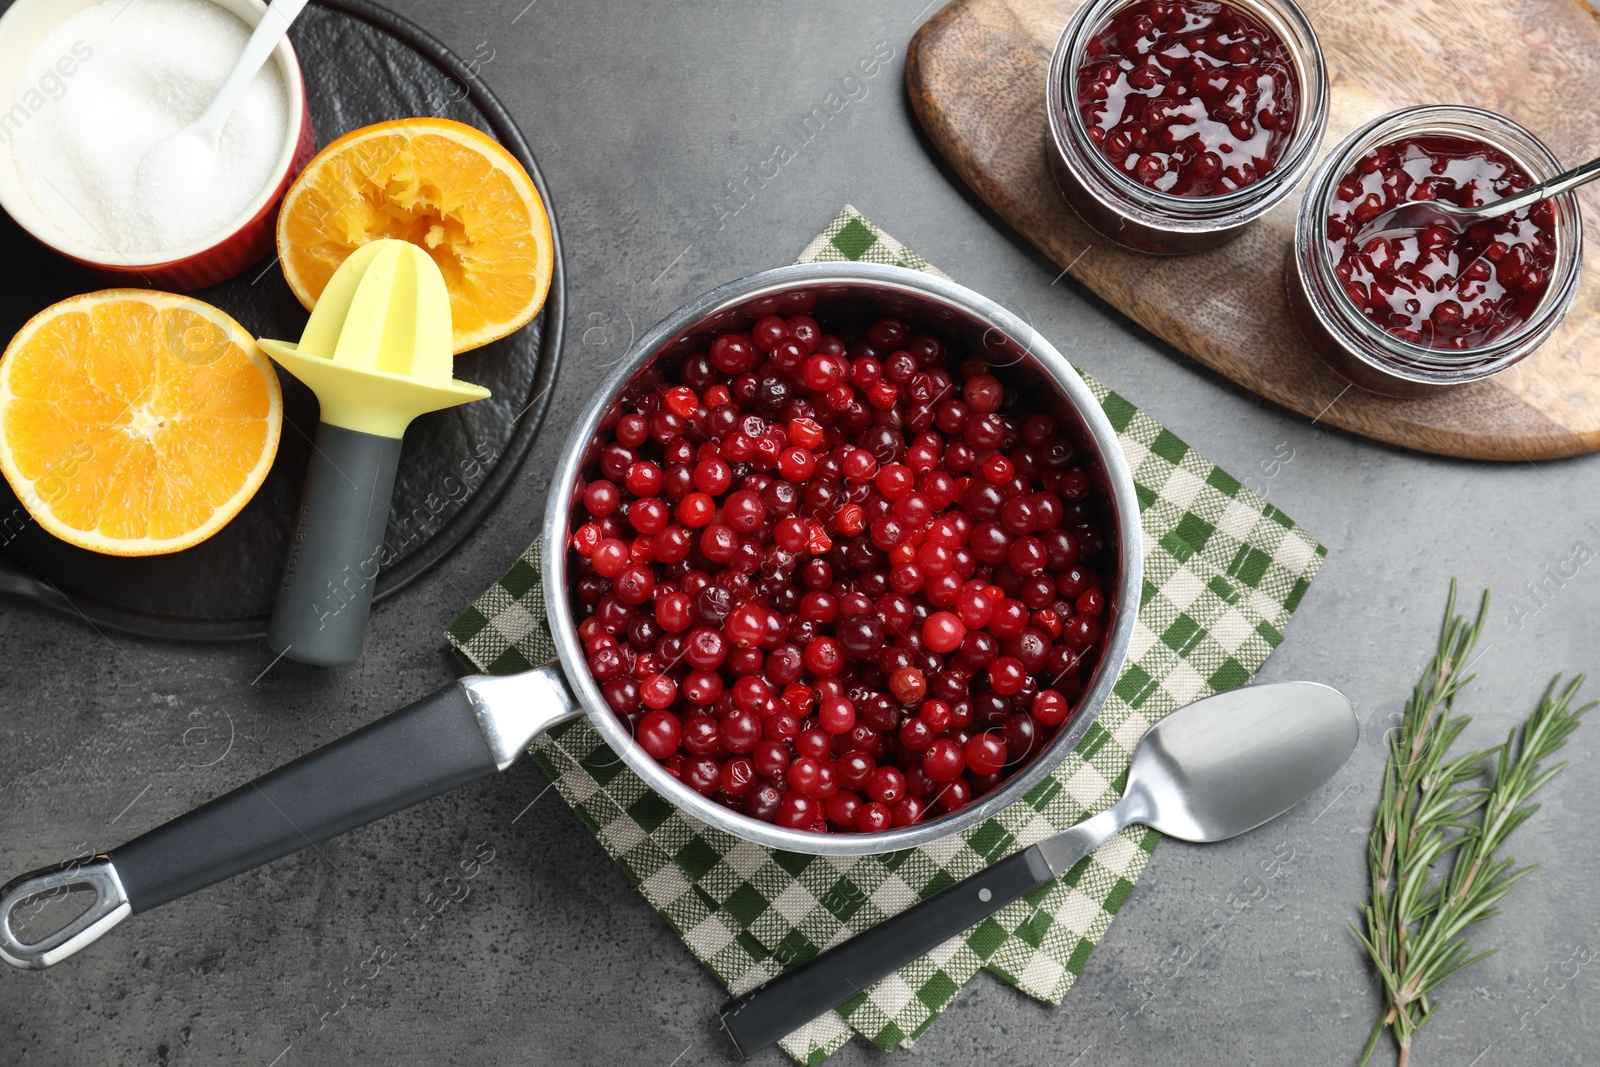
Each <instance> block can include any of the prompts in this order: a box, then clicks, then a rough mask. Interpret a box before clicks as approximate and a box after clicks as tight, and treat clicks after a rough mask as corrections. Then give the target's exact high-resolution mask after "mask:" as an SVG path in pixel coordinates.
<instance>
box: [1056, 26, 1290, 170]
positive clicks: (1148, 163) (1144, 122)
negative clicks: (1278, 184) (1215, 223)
mask: <svg viewBox="0 0 1600 1067" xmlns="http://www.w3.org/2000/svg"><path fill="white" fill-rule="evenodd" d="M1075 80H1076V93H1077V106H1078V108H1079V111H1080V113H1081V114H1082V116H1083V123H1084V126H1085V127H1086V128H1087V129H1088V131H1089V139H1090V140H1091V141H1093V142H1094V143H1095V144H1096V145H1097V146H1098V147H1099V150H1100V151H1101V153H1103V154H1104V155H1105V157H1106V159H1108V160H1109V161H1110V162H1111V164H1112V165H1113V166H1115V167H1116V168H1117V169H1119V170H1120V171H1122V172H1123V173H1124V174H1126V175H1128V177H1130V178H1132V179H1133V180H1134V181H1136V182H1138V183H1139V184H1140V185H1144V186H1148V187H1149V188H1151V189H1155V190H1157V191H1159V192H1163V193H1167V194H1170V195H1172V196H1185V197H1201V196H1217V195H1221V194H1224V193H1231V192H1234V191H1235V190H1238V189H1242V188H1244V187H1245V186H1247V185H1251V184H1253V183H1255V182H1257V181H1260V180H1261V179H1262V178H1264V177H1266V176H1267V175H1268V174H1269V173H1270V172H1271V171H1272V170H1273V168H1274V167H1276V166H1277V164H1278V161H1279V159H1280V158H1281V157H1282V155H1283V150H1284V148H1285V147H1287V146H1288V144H1289V141H1290V139H1291V137H1292V136H1293V134H1294V127H1295V116H1296V111H1297V109H1298V106H1299V103H1298V97H1299V84H1298V81H1297V79H1296V76H1295V67H1294V61H1293V59H1292V57H1291V56H1290V54H1289V50H1288V48H1287V47H1286V46H1285V45H1284V43H1283V41H1282V40H1280V39H1279V38H1278V36H1277V35H1276V34H1274V33H1273V32H1272V31H1271V30H1270V29H1268V28H1267V27H1266V26H1265V25H1264V24H1263V23H1262V22H1261V21H1260V20H1258V19H1257V18H1256V17H1255V16H1253V15H1251V14H1248V13H1246V12H1245V11H1243V10H1241V9H1239V8H1237V7H1234V6H1232V5H1230V4H1226V3H1216V2H1214V0H1139V2H1138V3H1134V4H1130V5H1128V6H1127V7H1124V8H1122V9H1120V10H1118V11H1117V12H1115V13H1114V14H1113V15H1111V17H1110V18H1109V19H1107V20H1106V22H1104V23H1103V24H1102V25H1101V26H1100V27H1099V28H1098V29H1097V30H1096V31H1095V33H1094V35H1093V36H1092V37H1091V38H1090V40H1089V43H1088V45H1087V47H1086V48H1085V50H1084V58H1083V62H1082V63H1081V65H1080V66H1079V67H1078V69H1077V71H1076V79H1075Z"/></svg>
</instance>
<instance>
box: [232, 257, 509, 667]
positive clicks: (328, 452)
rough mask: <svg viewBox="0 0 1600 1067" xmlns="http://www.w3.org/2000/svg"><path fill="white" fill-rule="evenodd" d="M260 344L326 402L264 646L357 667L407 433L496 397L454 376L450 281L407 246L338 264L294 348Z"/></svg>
mask: <svg viewBox="0 0 1600 1067" xmlns="http://www.w3.org/2000/svg"><path fill="white" fill-rule="evenodd" d="M257 343H258V344H260V346H261V347H262V348H263V349H265V350H266V352H267V353H268V354H269V355H271V356H272V358H273V359H275V360H277V361H278V363H279V364H280V365H282V367H283V368H284V369H285V370H287V371H288V372H289V373H290V374H293V375H294V376H295V377H296V378H299V379H300V380H301V381H302V382H304V383H305V384H306V385H308V386H310V387H311V389H312V391H313V392H315V393H316V394H317V399H318V400H319V401H321V403H322V421H321V425H319V426H318V427H317V439H316V448H315V449H314V450H313V451H312V455H311V462H310V465H309V467H308V468H307V470H306V480H305V485H304V487H303V488H302V489H301V491H300V506H299V509H298V510H297V512H296V514H295V522H294V533H293V536H292V538H291V540H290V542H289V549H288V558H287V559H286V560H285V562H284V567H283V584H282V585H280V586H279V587H278V595H277V600H276V601H275V603H274V604H273V609H272V625H271V627H270V628H269V629H268V631H267V644H268V645H270V646H271V647H272V649H273V651H275V652H278V653H281V654H282V655H285V656H288V657H289V658H290V659H295V660H300V661H301V662H304V663H316V664H321V665H324V666H335V665H339V664H346V663H354V662H355V661H356V659H357V658H358V657H359V656H360V655H361V645H362V642H363V641H364V640H365V638H366V633H367V616H368V613H369V612H370V611H371V609H372V592H373V586H374V585H375V584H376V582H377V578H378V568H379V565H380V563H381V562H382V559H383V538H384V530H385V528H386V526H387V523H388V519H389V499H390V497H391V496H393V495H394V480H395V472H396V471H397V470H398V468H399V464H400V447H401V438H402V437H403V436H404V435H405V432H406V427H407V426H408V425H409V424H410V423H411V420H412V419H414V418H416V417H417V416H418V415H421V414H423V413H424V412H428V411H438V410H440V409H441V408H449V407H455V406H456V405H458V404H465V403H468V402H469V401H472V400H482V399H483V398H484V397H486V396H488V395H489V390H487V389H484V388H481V387H480V386H476V385H472V384H470V383H468V382H458V381H456V380H455V379H454V378H452V377H451V360H452V356H451V330H450V294H449V292H448V291H447V290H446V289H445V284H444V275H442V274H440V273H439V267H438V264H436V263H434V261H433V260H432V259H431V258H430V257H429V256H428V253H427V252H426V251H424V250H423V249H421V248H418V247H417V246H416V245H413V244H410V243H409V242H406V241H373V242H371V243H370V244H366V245H363V246H362V247H360V248H358V249H356V251H355V252H354V253H352V254H351V255H350V257H349V258H348V259H346V260H345V261H344V263H342V264H340V266H339V269H338V270H336V271H334V274H333V278H332V279H330V280H329V282H328V287H327V288H326V289H325V290H323V293H322V296H321V298H320V299H318V301H317V306H316V308H315V309H314V310H313V311H312V312H311V321H310V322H308V323H307V324H306V330H305V333H303V334H302V335H301V336H300V343H299V344H298V345H292V344H288V343H287V342H284V341H259V342H257Z"/></svg>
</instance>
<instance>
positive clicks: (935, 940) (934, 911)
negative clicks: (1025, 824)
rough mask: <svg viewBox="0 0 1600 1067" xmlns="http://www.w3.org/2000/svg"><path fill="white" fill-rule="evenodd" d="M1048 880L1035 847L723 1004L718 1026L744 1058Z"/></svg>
mask: <svg viewBox="0 0 1600 1067" xmlns="http://www.w3.org/2000/svg"><path fill="white" fill-rule="evenodd" d="M1052 877H1054V872H1053V871H1052V870H1051V869H1050V864H1049V863H1048V862H1046V861H1045V857H1044V854H1043V852H1042V851H1041V850H1040V848H1039V846H1038V845H1035V846H1033V847H1032V848H1026V849H1023V850H1022V851H1021V852H1018V853H1016V854H1015V855H1013V856H1008V857H1006V858H1005V859H1003V860H1001V861H1000V862H999V863H996V864H994V865H993V866H990V867H985V868H984V869H983V870H981V871H979V872H978V873H977V874H974V875H972V876H971V877H970V878H966V879H963V880H962V881H960V882H957V883H956V884H955V885H953V886H951V887H950V888H949V889H946V890H944V891H943V892H941V893H939V894H937V895H935V896H932V897H929V898H928V899H927V900H924V901H922V902H920V903H918V904H913V905H912V906H911V907H909V908H907V909H906V910H905V911H902V912H901V913H900V914H898V915H896V916H894V917H893V918H890V919H885V920H884V921H883V922H881V923H879V924H878V925H877V926H874V927H873V928H872V929H870V930H864V931H862V932H861V933H859V934H857V935H856V936H855V937H852V938H851V939H850V940H848V941H846V942H845V943H844V944H842V945H839V946H838V947H836V948H832V949H829V950H828V951H827V952H823V953H820V954H818V955H816V956H813V957H812V958H811V959H809V960H807V961H806V962H805V963H802V964H800V965H799V966H798V967H795V968H793V969H792V970H788V971H785V972H784V973H783V974H781V975H779V976H778V977H777V978H774V979H773V980H772V981H770V982H768V983H767V984H766V985H764V986H762V987H761V988H760V989H757V990H755V991H754V992H752V993H747V994H746V995H744V996H742V997H738V998H736V999H734V1000H731V1001H729V1002H728V1003H727V1004H724V1005H723V1006H722V1025H723V1026H724V1027H725V1028H726V1029H727V1031H728V1036H730V1037H732V1038H733V1043H734V1044H735V1045H737V1046H738V1047H739V1051H740V1052H741V1053H742V1054H744V1055H746V1056H749V1055H751V1054H752V1053H754V1052H756V1051H758V1050H759V1049H763V1048H765V1047H767V1046H768V1045H770V1044H772V1043H773V1042H774V1041H777V1040H778V1039H779V1038H782V1037H785V1036H787V1035H789V1034H792V1033H794V1032H795V1031H796V1030H798V1029H800V1028H801V1027H802V1026H804V1025H805V1024H806V1023H808V1022H810V1021H811V1020H812V1019H815V1018H816V1017H817V1016H819V1015H821V1014H823V1013H824V1012H826V1011H827V1010H828V1009H829V1008H832V1007H834V1006H836V1005H838V1004H840V1003H842V1002H843V1001H846V1000H848V999H850V998H851V997H852V996H854V995H855V994H857V993H859V992H860V991H861V990H863V989H865V988H867V986H869V985H871V984H872V983H873V982H876V981H878V980H879V979H880V978H883V977H885V976H887V975H889V974H891V973H893V972H894V971H896V970H899V969H900V968H901V967H904V966H905V965H906V964H908V963H910V962H911V961H912V960H915V959H917V958H918V957H920V956H923V955H925V954H927V953H928V952H929V951H931V950H932V949H934V948H937V947H938V946H939V945H942V944H944V943H945V942H946V941H948V940H950V939H951V938H952V937H955V936H956V935H957V934H959V933H960V932H961V931H963V930H965V929H967V927H969V926H973V925H975V924H976V923H979V922H982V921H983V920H984V919H986V918H988V917H989V916H990V915H993V914H994V913H995V912H997V911H999V910H1000V909H1001V908H1003V907H1005V906H1006V905H1007V904H1010V903H1012V902H1013V901H1016V900H1020V899H1021V898H1022V895H1023V894H1024V893H1027V892H1028V891H1030V890H1033V889H1037V888H1038V887H1039V886H1042V885H1044V884H1045V883H1046V882H1048V881H1049V880H1050V879H1051V878H1052Z"/></svg>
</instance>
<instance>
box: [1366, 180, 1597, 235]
mask: <svg viewBox="0 0 1600 1067" xmlns="http://www.w3.org/2000/svg"><path fill="white" fill-rule="evenodd" d="M1596 178H1600V159H1591V160H1590V161H1589V162H1587V163H1585V164H1584V165H1583V166H1581V167H1574V168H1573V169H1572V170H1569V171H1567V172H1565V173H1564V174H1557V175H1556V176H1555V177H1554V178H1551V179H1550V180H1549V181H1545V182H1540V183H1539V184H1538V185H1534V186H1530V187H1529V188H1527V189H1524V190H1522V192H1520V193H1517V194H1515V195H1513V196H1507V197H1504V198H1502V199H1500V200H1494V201H1491V202H1490V203H1487V204H1480V205H1478V206H1477V207H1462V206H1461V205H1459V204H1452V203H1450V202H1449V201H1446V200H1407V201H1406V202H1405V203H1403V204H1397V205H1396V206H1394V207H1392V208H1390V209H1389V210H1388V211H1385V212H1382V213H1381V214H1378V215H1374V216H1373V217H1372V218H1371V219H1369V220H1368V221H1367V223H1366V225H1364V226H1362V227H1361V229H1360V231H1359V232H1358V233H1357V234H1356V244H1361V243H1363V242H1365V241H1366V240H1367V239H1368V238H1370V237H1374V236H1376V235H1377V234H1380V233H1389V232H1394V231H1398V232H1401V233H1415V232H1416V231H1418V230H1425V229H1427V228H1428V227H1430V226H1437V227H1439V228H1440V229H1444V230H1449V231H1450V232H1451V233H1462V232H1463V231H1465V230H1466V229H1467V227H1469V226H1471V225H1473V224H1474V223H1478V222H1482V221H1483V220H1485V219H1493V218H1498V217H1500V216H1501V215H1507V214H1510V213H1511V212H1513V211H1516V210H1518V209H1519V208H1525V207H1530V206H1532V205H1534V204H1537V203H1538V202H1539V201H1541V200H1545V199H1548V198H1549V197H1552V196H1555V195H1556V194H1557V193H1564V192H1566V191H1567V190H1568V189H1574V188H1577V187H1578V186H1580V185H1583V184H1584V183H1585V182H1592V181H1594V180H1595V179H1596Z"/></svg>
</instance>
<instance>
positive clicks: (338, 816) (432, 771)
mask: <svg viewBox="0 0 1600 1067" xmlns="http://www.w3.org/2000/svg"><path fill="white" fill-rule="evenodd" d="M496 769H497V765H496V761H495V757H494V754H493V753H492V752H491V751H490V749H489V743H488V742H487V741H486V740H485V739H484V735H483V731H482V730H481V729H480V728H479V726H478V722H477V718H476V716H475V715H474V714H473V709H472V704H471V702H470V701H469V700H468V699H467V693H466V690H465V689H463V688H462V687H461V685H460V684H459V683H452V684H451V685H448V686H445V687H444V688H443V689H441V690H439V691H438V692H436V693H433V694H431V695H430V696H426V697H423V698H422V699H421V700H419V701H417V702H416V703H415V704H411V705H409V706H407V707H404V708H401V709H400V710H399V711H397V712H394V713H393V714H391V715H388V716H385V717H384V718H382V719H379V720H378V721H377V722H375V723H372V724H371V725H369V726H366V727H363V728H362V729H360V730H357V731H355V732H354V733H351V734H348V735H346V736H344V737H342V738H340V739H339V740H337V741H335V742H333V743H332V744H330V745H327V746H326V747H324V748H319V749H317V750H315V751H314V752H309V753H307V754H306V755H304V756H301V757H300V758H299V759H297V760H295V761H294V762H293V763H289V764H286V765H284V766H283V767H280V768H278V769H277V770H275V771H272V772H271V773H270V774H267V775H264V776H263V777H261V778H258V779H256V780H255V781H254V782H251V783H249V784H248V785H243V786H240V787H239V788H238V789H235V790H234V791H233V792H231V793H228V794H226V795H225V796H220V797H218V798H217V799H216V800H213V801H211V802H210V803H208V804H206V805H205V806H204V807H200V808H196V809H195V810H194V811H191V812H189V813H188V814H186V815H181V816H179V817H178V818H176V819H174V820H172V821H171V822H169V823H166V824H165V825H162V826H158V827H156V828H155V829H154V830H151V831H150V832H149V833H147V834H145V835H144V836H142V837H136V838H134V839H133V840H132V841H129V842H128V843H127V844H125V845H122V846H121V847H119V848H116V849H113V850H112V852H111V853H110V856H111V860H112V862H113V863H114V864H115V866H116V871H117V874H118V875H119V876H120V877H121V879H122V886H123V890H124V891H125V892H126V894H127V898H128V903H129V905H130V906H131V908H132V911H133V912H141V911H149V910H150V909H151V908H154V907H159V906H160V905H162V904H165V903H167V902H168V901H172V900H176V899H177V898H178V897H181V896H185V895H186V894H189V893H193V892H195V891H196V890H198V889H204V888H205V887H206V886H208V885H211V884H212V883H214V882H220V881H222V880H223V879H225V878H231V877H232V876H233V875H235V874H238V873H240V872H241V871H247V870H250V869H251V868H252V867H259V866H261V865H262V864H264V863H270V862H271V861H273V860H275V859H279V858H280V857H283V856H287V855H289V854H290V853H291V852H298V851H299V850H300V849H302V848H305V847H307V846H308V845H312V844H316V843H317V842H320V841H326V840H327V839H328V838H330V837H335V836H337V835H338V834H342V833H344V832H345V831H346V830H351V829H354V828H355V827H357V826H362V825H365V824H366V823H369V822H372V821H374V820H376V819H381V818H382V817H383V816H385V815H388V814H390V813H391V812H395V811H399V810H400V809H401V808H404V807H409V806H410V805H412V804H416V803H418V802H420V801H423V800H426V799H428V798H429V797H432V796H436V795H438V794H439V793H443V792H446V791H447V790H451V789H454V788H456V787H457V786H459V785H465V784H466V783H467V782H471V781H474V780H476V779H479V778H487V777H489V776H490V775H492V774H494V773H495V771H496Z"/></svg>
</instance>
